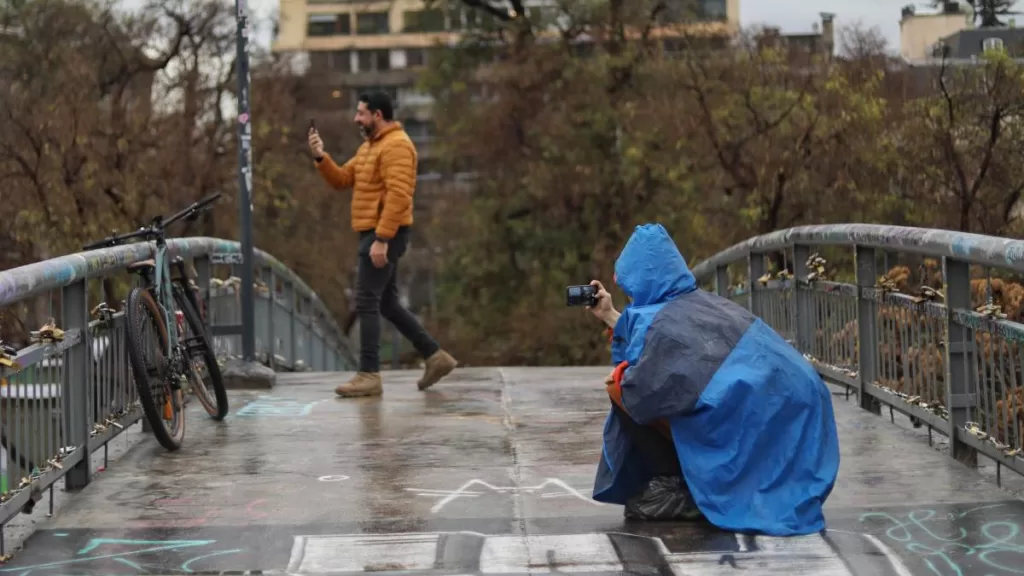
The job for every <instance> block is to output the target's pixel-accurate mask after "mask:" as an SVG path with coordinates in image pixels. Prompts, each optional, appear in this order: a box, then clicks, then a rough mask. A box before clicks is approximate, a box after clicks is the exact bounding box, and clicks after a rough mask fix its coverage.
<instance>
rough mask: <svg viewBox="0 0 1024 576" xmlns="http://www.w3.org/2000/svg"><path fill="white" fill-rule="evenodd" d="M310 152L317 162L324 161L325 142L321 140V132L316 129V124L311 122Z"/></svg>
mask: <svg viewBox="0 0 1024 576" xmlns="http://www.w3.org/2000/svg"><path fill="white" fill-rule="evenodd" d="M309 151H310V153H312V154H313V158H314V159H316V161H317V162H319V161H321V160H323V159H324V142H323V140H321V139H320V132H318V131H317V129H316V123H315V122H313V121H312V120H310V121H309Z"/></svg>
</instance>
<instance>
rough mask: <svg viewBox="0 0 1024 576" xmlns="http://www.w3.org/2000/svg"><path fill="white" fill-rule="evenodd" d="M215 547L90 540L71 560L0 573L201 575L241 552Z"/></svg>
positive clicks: (189, 542)
mask: <svg viewBox="0 0 1024 576" xmlns="http://www.w3.org/2000/svg"><path fill="white" fill-rule="evenodd" d="M55 536H59V534H55ZM216 545H217V541H216V540H133V539H118V538H93V539H91V540H89V541H88V542H87V543H86V544H85V546H83V547H82V548H81V549H80V550H79V551H78V552H77V554H76V555H75V557H74V558H71V559H67V560H55V561H53V562H44V563H42V564H34V565H31V566H17V567H11V568H0V573H4V572H7V573H15V574H17V576H39V575H43V574H72V573H74V574H104V575H117V574H125V575H132V576H134V575H136V574H158V573H159V574H166V573H167V572H170V573H172V574H192V573H195V572H202V571H203V566H202V563H203V561H205V560H207V559H210V558H217V557H221V556H227V555H230V554H238V553H240V552H242V550H241V549H217V546H216ZM168 553H172V555H173V561H169V559H168ZM154 562H155V563H156V564H155V565H154Z"/></svg>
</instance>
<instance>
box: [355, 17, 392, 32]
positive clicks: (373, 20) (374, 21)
mask: <svg viewBox="0 0 1024 576" xmlns="http://www.w3.org/2000/svg"><path fill="white" fill-rule="evenodd" d="M390 31H391V27H390V26H389V25H388V13H387V12H364V13H362V14H356V33H357V34H362V35H372V34H388V33H389V32H390Z"/></svg>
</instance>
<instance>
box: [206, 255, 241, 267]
mask: <svg viewBox="0 0 1024 576" xmlns="http://www.w3.org/2000/svg"><path fill="white" fill-rule="evenodd" d="M210 262H211V263H212V264H241V263H242V253H241V252H214V253H213V254H210Z"/></svg>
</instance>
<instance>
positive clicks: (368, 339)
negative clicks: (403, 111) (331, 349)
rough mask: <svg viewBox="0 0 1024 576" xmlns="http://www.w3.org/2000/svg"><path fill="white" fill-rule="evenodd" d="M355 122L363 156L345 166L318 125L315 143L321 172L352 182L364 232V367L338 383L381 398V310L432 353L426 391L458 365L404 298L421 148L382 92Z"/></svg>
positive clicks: (338, 182)
mask: <svg viewBox="0 0 1024 576" xmlns="http://www.w3.org/2000/svg"><path fill="white" fill-rule="evenodd" d="M354 120H355V123H356V124H357V125H358V126H359V128H360V130H361V131H362V133H363V136H364V142H363V144H362V145H361V146H360V147H359V150H358V151H357V152H356V155H355V156H354V157H352V159H351V160H349V161H348V162H345V164H343V165H341V166H338V165H337V164H336V163H335V162H334V160H333V159H332V158H331V156H330V155H329V154H327V153H326V152H324V145H323V142H322V141H321V140H320V135H319V134H318V133H317V131H316V129H315V128H312V127H311V128H310V131H309V149H310V151H311V152H312V154H313V159H314V161H315V162H316V167H317V169H318V170H319V171H320V175H321V176H323V178H324V180H326V181H327V183H328V184H330V185H331V186H333V187H334V188H335V189H338V190H342V189H345V188H352V229H353V230H355V231H356V232H358V233H359V270H358V274H357V277H356V298H355V300H356V313H357V314H358V317H359V337H360V352H359V372H358V373H357V374H356V375H355V377H354V378H353V379H352V380H351V381H349V382H347V383H345V384H342V385H340V386H338V387H337V388H336V389H335V392H336V393H337V394H338V395H339V396H345V397H352V396H379V395H380V394H381V393H382V392H383V385H382V384H383V383H382V381H381V374H380V357H379V356H380V316H381V315H382V314H383V316H384V317H385V318H387V319H388V320H389V321H391V323H392V324H394V325H395V327H396V328H398V330H399V332H401V333H402V335H403V336H405V337H406V338H407V339H408V340H409V341H410V342H412V344H413V346H415V347H416V350H417V351H418V352H419V353H420V354H422V355H423V357H424V358H425V359H426V368H425V370H424V373H423V377H422V378H421V379H420V381H419V383H418V387H419V389H420V390H425V389H427V388H429V387H431V386H433V385H434V384H436V383H437V382H438V381H439V380H441V379H442V378H444V377H445V376H447V375H448V374H449V373H450V372H451V371H452V370H454V369H455V367H456V365H457V362H456V361H455V359H454V358H452V356H451V355H450V354H448V353H447V352H446V351H444V350H442V349H441V347H440V346H439V345H438V343H437V341H435V340H434V338H433V337H432V336H431V335H430V334H428V333H427V331H426V330H425V329H424V328H423V326H422V325H421V324H420V322H419V321H418V320H417V319H416V317H415V316H413V315H412V314H411V313H410V312H409V311H408V310H406V309H405V308H404V307H403V306H402V304H401V303H400V302H399V299H398V284H397V282H396V279H395V278H396V275H397V269H398V260H399V258H401V257H402V255H404V254H405V251H406V248H407V247H408V244H409V229H410V227H411V226H412V221H413V218H412V213H413V194H414V192H415V189H416V162H417V156H416V146H415V145H414V144H413V142H412V140H410V139H409V136H408V135H407V134H406V133H405V130H403V129H402V125H401V123H399V122H396V121H395V119H394V109H393V106H392V104H391V99H390V98H389V97H388V96H387V95H386V94H383V93H379V92H378V93H373V94H368V95H362V96H360V97H359V105H358V108H357V109H356V115H355V118H354Z"/></svg>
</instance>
